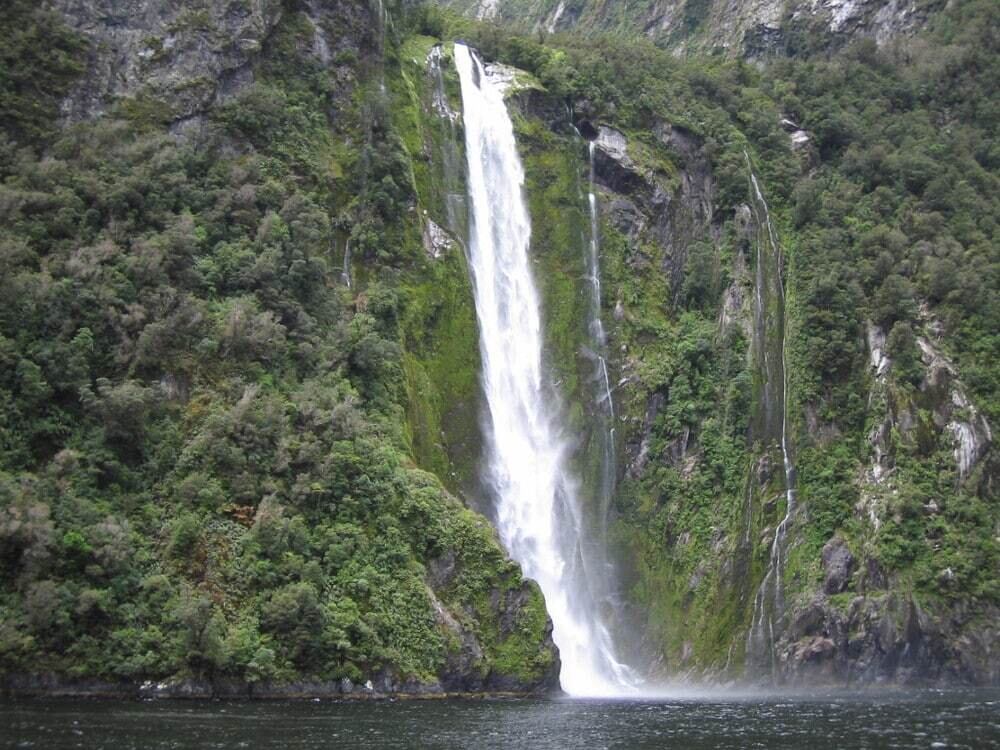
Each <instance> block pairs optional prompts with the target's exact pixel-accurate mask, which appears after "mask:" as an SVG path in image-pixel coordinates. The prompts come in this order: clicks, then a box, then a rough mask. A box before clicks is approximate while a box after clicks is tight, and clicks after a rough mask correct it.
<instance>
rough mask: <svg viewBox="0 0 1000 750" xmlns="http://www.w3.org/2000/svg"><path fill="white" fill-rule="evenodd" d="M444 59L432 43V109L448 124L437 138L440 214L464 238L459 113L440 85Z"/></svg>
mask: <svg viewBox="0 0 1000 750" xmlns="http://www.w3.org/2000/svg"><path fill="white" fill-rule="evenodd" d="M444 62H445V53H444V48H443V46H442V45H440V44H435V45H434V46H433V47H431V51H430V52H429V53H428V55H427V66H428V70H429V71H430V75H431V77H432V78H433V79H434V98H433V102H432V104H433V107H434V111H435V112H436V113H437V114H438V116H439V117H440V118H441V119H442V120H444V121H445V122H446V123H447V126H448V132H447V133H446V134H445V137H443V138H442V139H441V145H440V153H441V174H442V177H443V184H442V189H443V195H442V201H443V203H444V206H443V207H444V216H445V222H446V228H447V229H448V231H449V232H451V234H452V236H454V237H455V238H457V239H459V240H460V241H464V240H465V237H466V236H467V234H468V230H467V227H466V223H467V220H468V213H469V212H468V209H467V208H466V205H465V185H464V180H463V172H464V169H463V167H464V165H463V164H462V153H461V150H460V148H459V144H458V127H457V123H458V121H459V120H460V119H461V115H460V114H459V113H458V112H456V111H455V110H453V109H452V107H451V104H449V102H448V94H447V92H446V90H445V86H444V70H443V65H444Z"/></svg>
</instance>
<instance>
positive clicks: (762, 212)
mask: <svg viewBox="0 0 1000 750" xmlns="http://www.w3.org/2000/svg"><path fill="white" fill-rule="evenodd" d="M744 156H745V157H746V161H747V169H748V170H749V172H750V185H751V187H752V188H753V192H754V204H755V207H757V209H758V210H757V211H756V212H755V214H756V216H755V218H756V220H757V222H758V223H759V224H763V227H764V228H765V229H766V231H767V240H768V242H769V243H770V246H771V252H772V253H774V254H775V258H776V261H777V262H776V264H775V266H776V273H777V275H778V278H777V284H776V286H777V289H778V295H779V297H778V299H779V303H780V310H781V314H782V316H784V314H785V290H784V282H783V280H782V275H783V271H784V269H783V265H784V259H783V256H782V252H781V245H780V244H779V243H778V237H777V234H776V233H775V231H774V226H773V225H772V224H771V215H770V211H769V209H768V205H767V201H766V200H765V199H764V194H763V193H762V192H761V189H760V185H759V184H758V182H757V176H756V175H755V174H754V172H753V166H752V164H751V163H750V156H749V154H747V153H746V152H744ZM762 244H763V243H762V242H761V239H760V237H758V238H757V289H756V294H757V308H758V314H759V315H760V316H763V315H764V312H765V311H764V309H763V301H762V288H761V287H762V285H763V283H764V274H763V271H762V262H763V253H762V252H761V245H762ZM758 330H760V331H761V332H762V333H761V335H763V332H764V331H765V330H766V329H765V328H764V327H761V328H759V329H758ZM785 334H786V332H785V321H784V320H782V321H781V454H782V463H783V464H784V470H785V517H784V518H783V519H781V523H779V524H778V528H777V529H775V532H774V540H773V541H772V542H771V559H770V562H769V563H768V568H767V573H766V574H765V575H764V580H762V581H761V584H760V588H759V589H758V590H757V595H756V597H755V598H754V613H753V616H752V618H751V622H750V630H749V632H748V633H747V654H748V656H749V655H750V654H751V653H752V651H753V647H754V646H755V645H756V646H760V645H762V643H763V641H764V638H765V619H766V633H767V635H766V638H767V646H768V653H769V656H770V659H771V675H772V678H773V677H774V676H775V674H774V670H775V656H774V619H775V617H778V618H780V617H781V615H782V613H783V610H784V594H783V590H782V583H781V573H782V570H783V569H784V567H785V539H786V536H787V532H788V526H789V524H790V523H791V520H792V517H793V515H794V513H795V506H796V502H795V501H796V492H795V466H794V464H793V462H792V458H791V453H790V450H789V443H788V366H787V364H788V363H787V359H786V351H787V345H786V341H787V336H786V335H785ZM761 350H762V352H763V353H764V356H765V361H764V371H765V373H767V372H768V370H767V366H766V356H767V342H766V341H763V342H761ZM769 591H770V592H771V601H770V602H768V601H767V599H768V592H769ZM768 604H770V607H769V606H768Z"/></svg>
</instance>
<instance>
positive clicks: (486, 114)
mask: <svg viewBox="0 0 1000 750" xmlns="http://www.w3.org/2000/svg"><path fill="white" fill-rule="evenodd" d="M455 62H456V66H457V68H458V72H459V76H460V79H461V88H462V107H463V120H464V125H465V145H466V158H467V162H468V194H469V204H470V227H469V233H470V237H469V256H470V258H469V260H470V265H471V268H472V276H473V289H474V293H475V305H476V316H477V319H478V321H479V337H480V351H481V356H482V368H483V371H482V375H481V378H482V383H483V390H484V392H485V396H486V403H487V406H488V409H489V418H488V420H487V424H486V427H485V430H484V433H485V439H486V466H485V471H484V475H485V476H484V479H485V484H486V485H487V487H488V488H489V489H490V491H491V492H492V493H493V496H494V501H495V505H496V519H497V528H498V531H499V534H500V538H501V541H502V542H503V543H504V545H505V546H506V548H507V550H508V552H509V553H510V555H511V556H512V557H513V558H514V559H515V560H516V561H517V562H518V563H520V565H521V567H522V569H523V571H524V574H525V575H526V576H527V577H529V578H531V579H533V580H535V581H537V582H538V585H539V586H540V587H541V589H542V593H543V594H544V595H545V602H546V606H547V607H548V611H549V615H550V616H551V618H552V623H553V639H554V640H555V642H556V645H557V646H558V647H559V652H560V657H561V659H562V671H561V674H560V682H561V684H562V688H563V689H564V690H565V691H566V692H568V693H570V694H571V695H580V696H595V695H604V696H608V695H617V694H621V693H622V692H625V691H628V690H629V689H630V681H631V678H630V675H629V670H628V668H627V667H626V666H625V665H623V664H621V663H620V662H619V661H618V659H617V658H616V656H615V653H614V649H613V647H612V642H611V636H610V634H609V632H608V628H607V626H606V624H605V623H604V622H603V621H602V619H601V615H600V607H599V606H598V596H597V594H596V593H595V592H596V591H597V590H598V588H599V586H600V580H599V578H600V575H601V574H603V571H598V573H597V574H596V575H595V574H591V575H588V567H589V563H591V562H592V560H591V559H590V557H589V555H590V552H591V551H590V550H588V549H587V548H588V546H589V545H588V542H589V541H592V540H588V539H586V538H585V537H586V536H587V534H586V526H587V524H586V523H585V521H584V517H583V513H582V508H581V507H580V492H579V489H580V488H579V481H578V479H577V477H575V476H573V475H572V474H571V472H570V471H569V468H568V467H569V459H570V452H571V446H570V443H569V441H568V440H567V439H566V438H565V436H564V435H563V434H562V431H561V429H560V420H559V417H560V406H559V404H560V401H559V398H558V394H557V393H556V392H555V389H554V388H553V387H552V386H551V384H550V383H548V382H547V380H546V375H545V372H544V369H543V364H542V342H543V332H542V321H541V313H540V304H539V295H538V291H537V289H536V287H535V282H534V279H533V277H532V271H531V264H530V259H529V255H528V248H529V244H530V239H531V220H530V217H529V214H528V209H527V206H526V205H525V198H524V191H523V185H524V172H523V168H522V166H521V161H520V158H519V156H518V153H517V146H516V143H515V140H514V129H513V124H512V123H511V119H510V116H509V115H508V113H507V107H506V104H505V102H504V98H503V91H502V90H501V88H500V87H499V86H498V85H497V84H496V83H495V82H494V81H492V80H491V79H490V77H489V76H488V75H487V73H486V70H485V68H484V66H483V64H482V63H481V62H480V61H479V59H478V58H477V57H476V56H475V54H474V53H473V52H472V51H471V50H470V49H469V48H468V47H466V46H465V45H462V44H456V45H455Z"/></svg>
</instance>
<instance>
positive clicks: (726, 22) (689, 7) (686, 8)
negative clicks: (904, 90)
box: [441, 0, 941, 59]
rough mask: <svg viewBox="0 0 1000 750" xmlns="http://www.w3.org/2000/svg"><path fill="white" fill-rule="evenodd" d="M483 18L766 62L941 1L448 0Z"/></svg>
mask: <svg viewBox="0 0 1000 750" xmlns="http://www.w3.org/2000/svg"><path fill="white" fill-rule="evenodd" d="M441 4H442V5H445V6H446V7H450V8H454V9H456V10H458V11H460V12H463V13H466V14H468V15H470V16H473V17H475V18H478V19H483V20H493V21H501V22H503V23H516V24H520V25H521V26H522V28H523V29H524V30H525V31H526V32H529V31H530V32H532V33H535V34H554V33H560V32H575V33H588V32H614V33H620V34H624V35H627V34H644V35H645V36H648V37H649V38H650V39H652V40H654V41H655V42H656V43H657V44H659V45H662V46H665V47H668V48H670V49H672V50H674V51H675V52H676V53H678V54H690V53H694V52H712V53H716V52H722V53H724V54H728V55H735V56H741V57H746V58H750V59H759V58H764V57H768V56H772V55H776V54H777V55H780V54H787V53H792V54H796V53H801V52H810V51H815V50H819V49H822V48H828V47H837V46H841V45H843V44H844V43H846V42H848V41H851V40H853V39H859V38H870V39H874V40H875V41H876V43H878V44H884V43H886V42H888V41H889V40H891V39H893V38H895V37H897V36H900V35H906V34H912V33H913V32H915V31H916V30H918V29H920V28H921V27H922V25H923V24H924V23H925V22H926V21H927V19H928V18H929V17H930V16H931V15H932V14H933V13H934V12H935V11H936V10H937V9H939V7H940V5H941V3H923V2H917V1H916V0H829V1H827V2H819V1H818V0H795V1H794V2H790V3H786V2H773V1H772V0H700V1H699V0H647V1H645V2H640V3H629V4H627V6H626V5H625V4H619V3H610V2H588V1H587V0H471V1H470V0H444V1H443V2H442V3H441Z"/></svg>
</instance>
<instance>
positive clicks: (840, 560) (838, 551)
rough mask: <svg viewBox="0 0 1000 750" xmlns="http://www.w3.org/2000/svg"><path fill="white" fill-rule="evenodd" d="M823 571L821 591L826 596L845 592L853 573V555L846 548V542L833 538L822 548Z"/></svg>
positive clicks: (836, 537)
mask: <svg viewBox="0 0 1000 750" xmlns="http://www.w3.org/2000/svg"><path fill="white" fill-rule="evenodd" d="M822 560H823V570H824V572H825V573H826V578H825V579H824V581H823V591H824V592H825V593H827V594H839V593H840V592H841V591H846V590H847V586H848V584H849V583H850V581H851V574H852V573H853V572H854V555H853V554H851V550H850V549H848V547H847V542H845V541H844V540H843V539H842V538H840V537H838V536H835V537H833V538H832V539H831V540H830V541H828V542H827V543H826V545H825V546H824V547H823V554H822Z"/></svg>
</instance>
